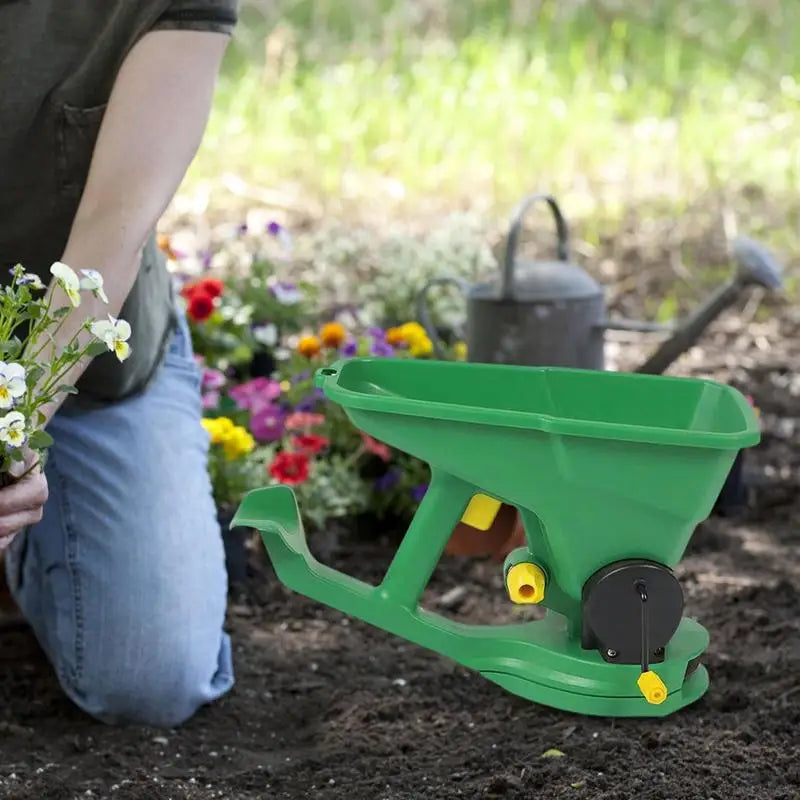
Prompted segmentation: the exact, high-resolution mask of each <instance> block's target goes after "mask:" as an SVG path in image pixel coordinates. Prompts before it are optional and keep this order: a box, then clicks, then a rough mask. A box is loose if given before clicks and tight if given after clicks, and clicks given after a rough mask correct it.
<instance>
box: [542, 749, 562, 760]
mask: <svg viewBox="0 0 800 800" xmlns="http://www.w3.org/2000/svg"><path fill="white" fill-rule="evenodd" d="M565 755H566V753H562V752H561V750H557V749H556V748H555V747H551V748H550V749H549V750H545V751H544V753H542V755H541V756H540V757H541V758H563V757H564V756H565Z"/></svg>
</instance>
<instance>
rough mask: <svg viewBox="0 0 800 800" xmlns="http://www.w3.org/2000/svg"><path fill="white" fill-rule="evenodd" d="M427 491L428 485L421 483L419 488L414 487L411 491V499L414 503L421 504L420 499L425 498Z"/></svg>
mask: <svg viewBox="0 0 800 800" xmlns="http://www.w3.org/2000/svg"><path fill="white" fill-rule="evenodd" d="M427 491H428V484H426V483H421V484H419V486H415V487H414V488H413V489H412V490H411V497H412V499H413V500H414V502H415V503H421V502H422V498H423V497H425V493H426V492H427Z"/></svg>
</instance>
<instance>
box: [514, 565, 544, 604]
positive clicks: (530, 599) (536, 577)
mask: <svg viewBox="0 0 800 800" xmlns="http://www.w3.org/2000/svg"><path fill="white" fill-rule="evenodd" d="M544 586H545V575H544V570H543V569H542V568H541V567H539V566H537V565H536V564H531V563H530V562H527V561H523V562H522V563H521V564H514V566H513V567H511V569H509V571H508V574H507V575H506V589H507V590H508V596H509V598H510V599H511V602H512V603H541V602H542V600H544Z"/></svg>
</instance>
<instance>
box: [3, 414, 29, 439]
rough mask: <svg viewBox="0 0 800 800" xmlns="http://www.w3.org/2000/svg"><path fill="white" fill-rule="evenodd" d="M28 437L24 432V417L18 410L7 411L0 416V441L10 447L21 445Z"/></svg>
mask: <svg viewBox="0 0 800 800" xmlns="http://www.w3.org/2000/svg"><path fill="white" fill-rule="evenodd" d="M27 441H28V437H27V435H26V433H25V417H24V415H23V414H21V413H20V412H19V411H9V412H8V414H6V415H5V416H4V417H2V418H0V442H3V443H4V444H8V445H10V446H11V447H22V445H24V444H25V442H27Z"/></svg>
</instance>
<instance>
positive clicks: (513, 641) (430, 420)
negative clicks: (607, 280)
mask: <svg viewBox="0 0 800 800" xmlns="http://www.w3.org/2000/svg"><path fill="white" fill-rule="evenodd" d="M315 381H316V383H317V385H318V386H319V387H320V388H321V389H322V390H323V392H324V394H325V395H326V397H327V398H328V399H329V400H330V401H332V402H334V403H338V404H339V405H340V406H342V408H343V409H344V410H345V411H346V413H347V415H348V416H349V418H350V420H351V421H352V422H353V424H354V425H355V426H356V427H357V428H359V429H360V430H362V431H363V432H365V433H367V434H369V435H370V436H373V437H375V438H376V439H378V440H380V441H382V442H385V443H387V444H389V445H391V446H393V447H395V448H397V449H399V450H402V451H405V452H406V453H409V454H411V455H413V456H415V457H417V458H419V459H421V460H423V461H424V462H426V463H427V464H428V465H429V466H430V469H431V483H430V487H429V489H428V491H427V493H426V494H425V497H424V498H423V500H422V502H421V504H420V506H419V508H418V510H417V512H416V514H415V516H414V518H413V520H412V521H411V524H410V527H409V529H408V531H407V532H406V534H405V536H404V538H403V540H402V542H401V543H400V545H399V547H398V550H397V552H396V553H395V555H394V558H393V560H392V563H391V565H390V566H389V568H388V570H387V572H386V574H385V576H384V578H383V580H382V581H381V583H380V584H379V585H377V586H373V585H370V584H368V583H365V582H363V581H360V580H356V579H355V578H353V577H351V576H349V575H346V574H344V573H342V572H339V571H337V570H334V569H331V568H330V567H328V566H325V565H324V564H322V563H320V562H319V561H317V560H316V559H315V558H314V557H313V556H312V555H311V553H310V551H309V548H308V546H307V544H306V539H305V533H304V531H303V526H302V523H301V518H300V514H299V511H298V507H297V503H296V501H295V497H294V494H293V492H292V491H291V489H289V488H288V487H285V486H277V487H268V488H264V489H258V490H255V491H253V492H251V493H250V494H248V495H247V496H246V497H245V498H244V500H243V501H242V504H241V506H240V508H239V510H238V512H237V514H236V517H235V518H234V520H233V522H232V526H240V525H242V526H249V527H252V528H255V529H257V530H258V531H260V533H261V535H262V538H263V541H264V545H265V547H266V549H267V551H268V553H269V556H270V558H271V560H272V563H273V565H274V567H275V570H276V573H277V575H278V577H279V579H280V580H281V581H282V582H283V583H284V584H285V585H286V586H288V587H289V588H291V589H292V590H294V591H296V592H299V593H301V594H303V595H306V596H308V597H310V598H312V599H314V600H316V601H318V602H321V603H325V604H327V605H329V606H331V607H333V608H336V609H338V610H340V611H342V612H344V613H346V614H350V615H352V616H354V617H357V618H359V619H362V620H364V621H366V622H367V623H370V624H372V625H375V626H377V627H378V628H382V629H384V630H386V631H389V632H390V633H393V634H395V635H397V636H400V637H403V638H404V639H407V640H409V641H411V642H414V643H416V644H418V645H420V646H422V647H425V648H429V649H430V650H433V651H436V652H438V653H440V654H442V655H444V656H446V657H448V658H451V659H453V660H455V661H457V662H458V663H460V664H463V665H464V666H465V667H468V668H470V669H473V670H476V671H477V672H479V673H480V674H481V675H483V676H484V677H485V678H487V679H489V680H491V681H494V682H495V683H497V684H499V685H500V686H502V687H503V688H504V689H506V690H508V691H510V692H513V693H515V694H517V695H520V696H522V697H525V698H528V699H530V700H533V701H535V702H537V703H541V704H544V705H547V706H553V707H555V708H559V709H563V710H567V711H572V712H577V713H582V714H592V715H601V716H619V717H623V716H628V717H630V716H665V715H667V714H670V713H672V712H673V711H676V710H677V709H679V708H682V707H684V706H686V705H688V704H689V703H692V702H694V701H695V700H697V699H698V698H699V697H701V696H702V695H703V694H704V692H705V691H706V689H707V688H708V674H707V672H706V669H705V667H703V666H702V665H701V663H700V658H701V655H702V653H703V652H704V650H705V649H706V647H707V645H708V633H707V632H706V630H705V629H704V628H703V627H702V626H701V625H700V624H698V623H697V622H696V621H695V620H693V619H690V618H687V617H684V616H683V611H684V598H683V592H682V589H681V586H680V583H679V581H678V580H677V578H676V576H675V574H674V572H673V568H674V567H675V566H676V564H677V563H678V561H679V560H680V558H681V557H682V555H683V552H684V550H685V548H686V545H687V543H688V541H689V538H690V537H691V535H692V532H693V531H694V529H695V527H696V526H697V524H698V523H699V522H701V521H702V520H704V519H705V518H706V517H707V516H708V514H709V513H710V511H711V508H712V506H713V504H714V501H715V500H716V497H717V495H718V494H719V491H720V487H721V486H722V484H723V483H724V481H725V477H726V475H727V474H728V471H729V470H730V468H731V465H732V463H733V461H734V459H735V458H736V455H737V453H738V452H739V451H740V450H741V449H742V448H745V447H749V446H752V445H754V444H756V443H757V442H758V441H759V438H760V435H759V428H758V423H757V419H756V416H755V414H754V411H753V409H752V408H751V406H750V405H749V404H748V402H747V400H746V399H745V398H744V396H743V395H741V394H740V393H739V392H737V391H736V390H734V389H732V388H730V387H728V386H724V385H721V384H717V383H714V382H711V381H704V380H696V379H688V378H674V377H666V376H660V375H659V376H655V375H642V374H628V373H616V372H603V371H593V370H579V369H562V368H553V367H543V368H539V367H517V366H498V365H487V364H474V363H449V362H439V361H418V360H404V359H386V358H384V359H381V358H375V359H372V358H356V359H351V360H343V361H340V362H337V363H335V364H333V365H331V366H330V367H328V368H324V369H321V370H319V371H318V373H317V375H316V377H315ZM501 503H506V504H509V505H513V506H515V507H516V508H517V509H519V512H520V515H521V518H522V520H523V522H524V526H525V534H526V546H524V547H522V548H519V549H517V550H515V551H513V552H512V553H511V554H510V555H509V556H508V558H507V559H506V561H505V564H504V565H503V570H504V579H505V585H506V589H507V592H508V595H509V598H510V600H511V601H513V602H515V603H520V604H532V603H535V604H540V605H541V606H542V607H544V608H545V609H546V613H545V615H544V617H543V618H541V619H536V620H533V621H529V622H522V623H514V624H508V625H466V624H463V623H459V622H456V621H453V620H450V619H447V618H445V617H443V616H440V615H438V614H435V613H432V612H430V611H428V610H426V609H424V608H422V607H420V605H419V601H420V597H421V595H422V592H423V590H424V589H425V587H426V585H427V583H428V581H429V579H430V577H431V575H432V573H433V571H434V569H435V567H436V565H437V562H438V561H439V558H440V557H441V554H442V551H443V549H444V546H445V544H446V542H447V540H448V538H449V537H450V535H451V533H452V531H453V528H454V527H455V525H456V524H457V523H458V522H459V521H460V520H464V521H467V522H468V524H470V525H472V526H473V527H477V528H484V529H485V528H488V527H489V525H491V522H492V519H493V515H494V514H495V513H496V511H497V509H498V508H499V507H500V504H501Z"/></svg>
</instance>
